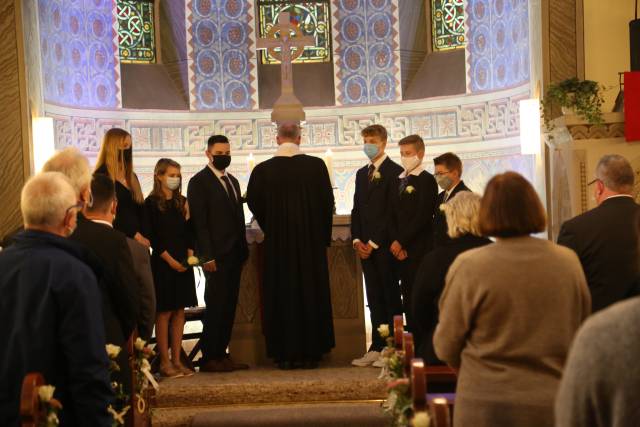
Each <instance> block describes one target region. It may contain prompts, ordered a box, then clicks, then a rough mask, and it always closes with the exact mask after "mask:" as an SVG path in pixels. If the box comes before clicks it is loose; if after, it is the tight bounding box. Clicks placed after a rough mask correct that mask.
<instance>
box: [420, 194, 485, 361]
mask: <svg viewBox="0 0 640 427" xmlns="http://www.w3.org/2000/svg"><path fill="white" fill-rule="evenodd" d="M440 210H441V211H442V212H443V213H444V215H445V217H446V224H447V226H448V233H447V234H448V236H449V237H450V239H447V240H445V241H444V243H443V244H442V245H440V246H438V247H436V248H435V249H434V250H432V251H431V252H428V253H427V254H426V255H425V256H424V258H423V259H422V263H421V264H420V268H419V269H418V274H417V275H416V281H415V284H414V289H413V304H412V307H411V309H412V310H413V316H414V319H416V325H417V328H416V332H415V339H416V355H417V357H422V358H423V359H424V360H425V362H426V363H427V364H429V365H443V364H444V362H442V361H440V360H439V359H438V358H437V356H436V354H435V352H434V349H433V333H434V332H435V329H436V325H437V324H438V300H439V299H440V294H441V293H442V289H444V281H445V277H446V275H447V271H448V270H449V267H450V266H451V264H452V263H453V261H454V260H455V259H456V257H457V256H458V255H460V254H461V253H463V252H465V251H468V250H469V249H474V248H478V247H480V246H484V245H488V244H489V243H491V240H489V239H487V238H484V237H481V234H480V224H479V222H478V213H479V211H480V196H479V195H477V194H475V193H472V192H470V191H460V192H458V193H456V194H455V196H454V197H452V198H451V199H449V200H448V201H447V202H446V203H443V204H442V205H441V206H440Z"/></svg>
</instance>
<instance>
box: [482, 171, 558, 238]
mask: <svg viewBox="0 0 640 427" xmlns="http://www.w3.org/2000/svg"><path fill="white" fill-rule="evenodd" d="M546 225H547V218H546V214H545V211H544V207H542V203H541V202H540V198H539V197H538V195H537V194H536V191H535V190H534V189H533V186H532V185H531V184H530V183H529V181H527V180H526V179H525V178H524V177H523V176H522V175H520V174H519V173H516V172H505V173H503V174H500V175H496V176H494V177H493V178H491V180H489V183H488V184H487V188H486V189H485V191H484V196H483V197H482V203H481V204H480V231H481V232H482V234H483V235H485V236H493V237H516V236H525V235H529V234H532V233H540V232H542V231H544V230H545V228H546Z"/></svg>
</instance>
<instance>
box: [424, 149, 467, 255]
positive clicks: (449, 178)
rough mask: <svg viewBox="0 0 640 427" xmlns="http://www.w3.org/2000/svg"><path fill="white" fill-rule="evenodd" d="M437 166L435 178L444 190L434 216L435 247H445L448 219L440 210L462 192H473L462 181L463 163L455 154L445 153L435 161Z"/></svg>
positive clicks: (438, 199)
mask: <svg viewBox="0 0 640 427" xmlns="http://www.w3.org/2000/svg"><path fill="white" fill-rule="evenodd" d="M433 164H434V166H435V169H434V174H433V176H434V177H435V179H436V182H437V183H438V186H439V187H440V188H442V192H440V194H438V198H437V200H436V209H435V212H434V216H433V243H434V246H435V247H438V246H443V245H444V244H445V243H447V242H448V241H449V239H450V238H449V235H448V234H447V219H446V218H445V216H444V213H443V212H442V210H441V209H440V206H442V205H443V204H444V203H447V202H448V201H449V200H451V199H452V198H453V197H454V196H455V195H456V194H458V193H459V192H460V191H471V190H470V189H469V188H468V187H467V186H466V185H464V181H463V180H462V161H461V160H460V158H459V157H458V156H456V155H455V154H453V153H444V154H441V155H439V156H438V157H436V158H435V159H433Z"/></svg>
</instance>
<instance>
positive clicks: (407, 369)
mask: <svg viewBox="0 0 640 427" xmlns="http://www.w3.org/2000/svg"><path fill="white" fill-rule="evenodd" d="M402 350H403V351H404V376H405V377H407V378H411V361H412V360H413V358H414V357H415V345H414V343H413V334H412V333H411V332H404V333H403V334H402Z"/></svg>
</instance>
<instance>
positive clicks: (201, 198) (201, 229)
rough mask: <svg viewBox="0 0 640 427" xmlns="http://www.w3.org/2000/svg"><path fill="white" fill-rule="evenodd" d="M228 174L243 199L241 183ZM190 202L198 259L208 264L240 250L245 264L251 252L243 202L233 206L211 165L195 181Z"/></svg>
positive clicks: (190, 190) (188, 191) (195, 176)
mask: <svg viewBox="0 0 640 427" xmlns="http://www.w3.org/2000/svg"><path fill="white" fill-rule="evenodd" d="M227 175H228V176H229V179H230V180H231V184H232V185H233V188H234V189H235V191H236V194H237V196H238V197H239V198H241V196H240V195H241V194H242V193H240V184H239V183H238V180H237V179H236V178H235V177H234V176H232V175H231V174H227ZM187 199H188V200H189V211H190V213H191V223H192V225H193V230H194V233H195V238H196V253H197V254H198V256H199V257H200V258H204V259H205V261H209V260H212V259H216V260H218V259H220V258H224V257H225V256H228V255H229V254H230V253H232V251H233V250H234V248H236V247H237V248H239V249H240V252H241V256H242V258H243V259H242V261H244V260H246V258H247V257H248V254H249V251H248V248H247V239H246V226H245V222H244V211H243V209H242V203H238V204H237V205H236V206H234V205H233V202H232V201H231V199H230V198H229V195H228V194H227V191H226V190H225V188H224V186H223V185H222V183H221V182H220V180H219V179H218V177H216V175H215V174H214V173H213V171H212V170H211V168H209V166H205V168H204V169H202V170H201V171H200V172H198V173H197V174H195V175H194V176H193V178H191V180H190V181H189V187H188V189H187ZM236 245H237V246H236Z"/></svg>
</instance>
